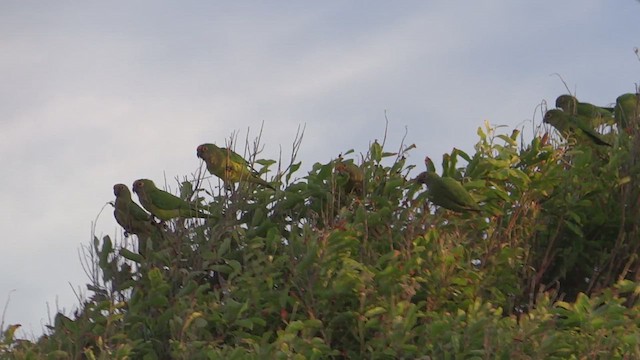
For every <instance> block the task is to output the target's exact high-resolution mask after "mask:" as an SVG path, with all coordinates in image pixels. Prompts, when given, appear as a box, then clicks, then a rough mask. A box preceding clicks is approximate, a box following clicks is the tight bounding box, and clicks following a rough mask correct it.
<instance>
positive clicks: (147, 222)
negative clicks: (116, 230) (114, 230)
mask: <svg viewBox="0 0 640 360" xmlns="http://www.w3.org/2000/svg"><path fill="white" fill-rule="evenodd" d="M113 194H114V195H115V196H116V201H115V205H114V207H115V210H114V211H113V216H114V217H115V218H116V221H117V222H118V224H120V226H122V228H123V229H124V230H125V233H126V234H136V235H138V236H139V237H140V236H149V235H151V234H152V233H153V232H154V231H157V230H158V228H157V227H155V226H154V225H153V224H152V221H153V220H152V218H151V215H150V214H149V213H147V212H146V211H144V210H143V209H142V208H141V207H140V206H139V205H138V204H136V203H135V202H133V200H132V199H131V192H130V191H129V188H128V187H127V185H124V184H115V185H113Z"/></svg>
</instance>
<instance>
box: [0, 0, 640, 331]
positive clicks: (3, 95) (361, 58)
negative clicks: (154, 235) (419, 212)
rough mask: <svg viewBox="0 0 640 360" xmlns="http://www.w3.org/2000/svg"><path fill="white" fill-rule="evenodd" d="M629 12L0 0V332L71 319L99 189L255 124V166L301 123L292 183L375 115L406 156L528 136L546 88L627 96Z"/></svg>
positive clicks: (368, 137) (549, 5)
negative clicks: (482, 136)
mask: <svg viewBox="0 0 640 360" xmlns="http://www.w3.org/2000/svg"><path fill="white" fill-rule="evenodd" d="M638 18H640V2H638V1H634V0H620V1H616V2H615V3H613V2H610V1H605V0H601V1H596V0H566V1H555V0H541V1H536V2H532V1H528V2H525V1H510V0H487V1H482V2H473V4H470V3H469V2H466V3H465V2H459V1H458V2H453V1H445V0H434V1H428V2H427V1H402V2H400V1H397V2H389V1H375V0H373V1H348V2H347V1H322V2H320V1H317V2H284V1H282V2H264V1H245V2H222V1H219V2H213V1H211V2H204V1H193V0H185V1H180V2H169V1H148V0H140V1H110V2H93V1H88V2H75V1H74V2H72V1H64V0H63V1H56V2H48V1H30V0H16V1H12V0H8V1H2V2H0V54H2V55H1V56H0V166H1V168H2V169H3V176H2V177H0V195H1V198H2V199H3V202H2V206H0V228H2V229H4V233H3V236H2V238H1V240H0V245H1V250H0V307H1V308H5V307H6V311H5V312H4V318H3V319H4V325H5V326H7V325H8V324H15V323H20V324H22V328H21V331H22V333H19V334H21V335H22V336H23V337H30V336H39V335H40V334H41V333H42V332H43V328H44V326H45V325H46V324H48V323H49V320H50V319H52V318H53V316H54V315H55V312H56V311H58V310H60V311H63V312H65V313H67V314H69V313H70V312H72V310H74V309H75V308H76V307H77V305H78V303H79V301H78V299H77V297H76V293H83V292H84V293H86V291H84V289H86V288H85V284H86V283H87V282H88V278H87V276H86V275H85V273H84V271H83V269H82V266H81V262H80V257H79V250H80V248H81V246H83V245H84V246H86V245H89V244H90V242H91V239H92V237H93V234H94V233H93V231H94V228H95V235H96V236H98V237H99V238H102V237H103V236H105V235H109V236H111V237H112V238H114V237H121V234H122V232H121V229H120V228H119V227H118V225H117V223H116V222H115V220H114V219H113V216H112V211H113V210H112V208H111V207H110V206H107V207H105V208H104V210H103V211H102V213H100V211H101V209H102V208H103V206H104V205H105V204H106V203H107V202H108V201H112V200H113V199H114V196H113V189H112V187H113V185H114V184H115V183H125V184H127V185H129V186H130V185H131V184H132V183H133V181H134V180H136V179H138V178H149V179H152V180H154V181H155V182H156V183H158V184H164V179H167V182H168V184H169V185H171V186H172V187H173V189H175V188H176V186H175V185H176V183H175V182H174V181H173V179H174V178H175V177H176V176H179V177H183V176H189V175H190V174H192V173H194V172H196V171H197V170H198V168H199V167H200V161H199V159H197V158H196V154H195V151H196V147H197V146H198V145H199V144H201V143H207V142H212V143H216V144H218V145H224V144H225V141H226V140H227V139H228V138H229V136H230V135H231V134H232V133H234V132H235V133H236V134H238V141H239V143H240V151H239V152H241V148H242V143H243V142H244V139H245V137H246V136H247V132H248V133H249V138H250V139H253V137H254V136H256V135H258V132H259V129H260V127H261V125H262V124H264V128H263V131H262V143H263V144H264V151H263V152H262V154H261V155H260V156H261V157H263V158H270V159H277V158H278V156H279V153H280V151H281V150H282V155H283V158H287V157H288V156H289V154H290V151H291V150H290V149H291V144H292V142H293V140H294V138H295V135H296V131H297V129H298V128H299V127H305V133H304V139H303V141H302V146H301V149H300V152H299V160H301V161H302V162H303V168H304V169H307V170H308V169H310V168H311V165H312V164H313V163H315V162H322V163H326V162H328V161H330V160H331V159H332V158H335V157H336V156H338V154H340V153H341V152H344V151H346V150H349V149H354V150H355V152H356V154H360V153H364V152H366V150H367V149H368V145H369V144H370V143H371V142H372V141H373V140H375V139H379V140H381V139H382V138H383V137H384V133H385V126H386V120H385V117H386V119H388V129H387V139H386V141H387V149H388V150H389V151H394V150H397V149H398V147H399V146H400V143H401V141H402V139H403V137H405V136H406V138H405V140H404V141H405V143H406V144H407V145H408V144H415V145H416V149H414V150H412V151H411V152H410V153H409V156H410V157H409V163H413V164H421V163H422V159H423V158H424V156H425V155H429V156H431V157H433V158H439V157H440V156H441V154H442V153H444V152H449V151H450V150H451V149H452V148H453V147H457V148H460V149H463V150H465V151H471V150H472V149H473V145H474V144H475V143H476V142H477V140H478V137H477V134H476V130H477V128H478V127H479V126H483V123H484V121H485V120H486V121H489V122H490V123H491V124H495V125H506V126H507V127H506V128H504V129H503V130H502V131H504V133H510V132H511V129H513V128H514V127H520V128H522V127H524V128H525V130H527V131H530V132H531V131H532V129H533V128H534V127H535V126H536V125H539V124H540V122H541V114H540V111H539V108H538V106H539V105H540V104H541V103H543V102H545V101H546V102H547V103H549V104H553V102H554V101H555V98H556V97H557V96H558V95H560V94H563V93H566V92H567V90H566V89H565V85H564V84H563V82H562V80H561V79H563V80H564V81H565V82H566V84H567V86H568V87H569V89H570V90H571V91H572V92H573V93H574V94H576V95H577V97H578V98H579V99H580V100H582V101H588V102H592V103H595V104H598V105H606V104H610V103H612V102H615V99H616V97H617V96H618V95H620V94H622V93H626V92H633V91H634V90H635V86H636V84H638V83H640V60H639V59H638V57H637V55H636V54H635V53H634V48H635V47H640V37H638V34H640V21H638ZM554 74H558V75H560V77H559V76H557V75H554ZM537 108H538V110H537V111H536V109H537ZM237 150H238V149H237ZM303 175H304V173H301V174H300V176H303ZM0 314H1V313H0Z"/></svg>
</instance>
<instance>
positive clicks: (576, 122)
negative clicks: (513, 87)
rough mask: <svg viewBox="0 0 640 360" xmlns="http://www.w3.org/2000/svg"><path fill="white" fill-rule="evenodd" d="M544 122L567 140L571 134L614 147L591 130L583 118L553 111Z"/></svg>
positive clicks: (548, 113) (547, 114)
mask: <svg viewBox="0 0 640 360" xmlns="http://www.w3.org/2000/svg"><path fill="white" fill-rule="evenodd" d="M543 122H545V123H547V124H549V125H551V126H553V127H554V128H556V130H558V131H559V132H560V134H562V136H564V137H565V138H566V137H567V136H569V135H571V134H575V135H576V136H578V137H584V136H586V138H588V139H589V140H590V141H592V142H593V143H595V144H598V145H604V146H612V145H611V144H610V143H608V142H607V141H606V140H605V139H603V138H602V135H601V134H599V133H598V132H596V131H595V130H594V129H593V128H591V127H590V126H589V125H588V124H587V122H588V120H586V119H585V118H584V117H583V116H580V115H569V114H567V113H565V112H564V111H562V110H558V109H552V110H549V111H547V113H546V114H544V119H543Z"/></svg>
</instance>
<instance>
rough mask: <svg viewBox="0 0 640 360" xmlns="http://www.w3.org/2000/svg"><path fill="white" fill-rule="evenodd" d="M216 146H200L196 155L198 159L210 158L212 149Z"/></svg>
mask: <svg viewBox="0 0 640 360" xmlns="http://www.w3.org/2000/svg"><path fill="white" fill-rule="evenodd" d="M213 146H215V145H213V144H202V145H200V146H198V148H197V149H196V154H197V155H198V157H199V158H200V159H202V160H206V159H207V158H209V155H210V154H211V150H212V147H213Z"/></svg>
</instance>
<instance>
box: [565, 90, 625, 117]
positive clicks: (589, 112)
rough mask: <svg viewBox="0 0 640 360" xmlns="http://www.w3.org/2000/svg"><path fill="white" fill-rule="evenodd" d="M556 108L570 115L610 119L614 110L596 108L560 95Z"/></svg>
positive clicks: (571, 97)
mask: <svg viewBox="0 0 640 360" xmlns="http://www.w3.org/2000/svg"><path fill="white" fill-rule="evenodd" d="M556 107H557V108H560V109H562V110H563V111H564V112H565V113H567V114H570V115H580V116H584V117H587V118H595V117H600V118H604V119H609V118H612V117H613V108H609V107H600V106H595V105H593V104H589V103H583V102H579V101H578V99H576V98H575V97H574V96H571V95H560V96H558V98H557V99H556Z"/></svg>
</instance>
